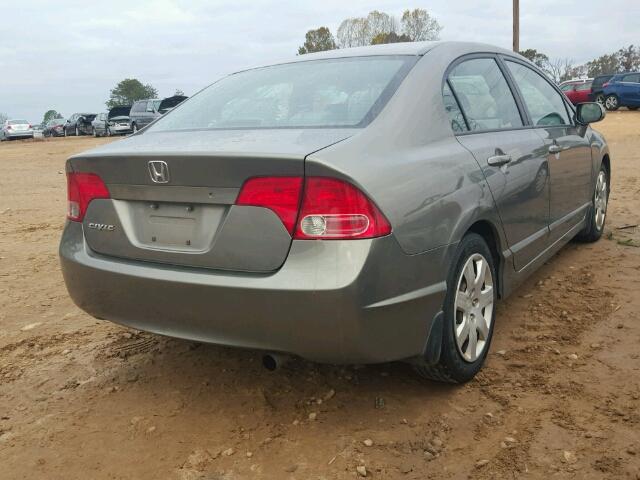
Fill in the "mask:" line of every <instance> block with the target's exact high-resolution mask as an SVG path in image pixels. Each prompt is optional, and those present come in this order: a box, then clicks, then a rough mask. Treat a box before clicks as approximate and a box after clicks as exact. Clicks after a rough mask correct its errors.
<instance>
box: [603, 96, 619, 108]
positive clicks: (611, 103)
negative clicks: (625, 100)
mask: <svg viewBox="0 0 640 480" xmlns="http://www.w3.org/2000/svg"><path fill="white" fill-rule="evenodd" d="M604 106H605V107H607V110H615V109H616V108H618V99H617V98H616V97H614V96H613V95H611V96H609V97H607V99H606V100H605V101H604Z"/></svg>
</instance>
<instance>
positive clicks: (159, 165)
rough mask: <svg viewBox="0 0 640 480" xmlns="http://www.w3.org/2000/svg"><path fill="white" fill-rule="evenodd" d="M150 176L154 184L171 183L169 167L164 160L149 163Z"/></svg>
mask: <svg viewBox="0 0 640 480" xmlns="http://www.w3.org/2000/svg"><path fill="white" fill-rule="evenodd" d="M149 175H150V176H151V180H152V181H153V183H169V166H168V165H167V162H163V161H162V160H152V161H150V162H149Z"/></svg>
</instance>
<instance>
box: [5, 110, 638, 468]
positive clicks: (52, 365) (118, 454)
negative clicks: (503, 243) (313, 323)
mask: <svg viewBox="0 0 640 480" xmlns="http://www.w3.org/2000/svg"><path fill="white" fill-rule="evenodd" d="M598 129H599V130H600V131H602V132H603V133H604V134H605V135H606V137H607V139H608V141H609V143H610V146H611V152H612V163H613V185H612V194H611V203H610V210H609V218H608V220H607V235H606V237H607V238H603V239H602V240H601V241H600V242H598V243H596V244H591V245H584V244H576V243H572V244H569V245H568V246H567V247H565V248H564V249H563V250H562V251H561V252H560V253H559V254H558V255H556V256H555V257H554V258H553V259H552V260H551V261H550V262H549V263H548V264H547V265H546V266H544V267H543V268H542V269H541V270H539V271H538V272H537V274H535V275H534V276H533V277H532V278H531V279H530V280H529V281H528V282H527V283H526V284H525V285H524V286H523V287H522V288H520V289H519V290H518V291H517V292H516V293H515V294H514V295H513V296H512V297H511V298H510V299H508V300H507V301H504V302H501V304H500V306H499V309H498V315H497V324H496V332H495V335H494V342H493V345H492V347H491V352H490V353H489V357H488V361H487V365H486V367H485V368H484V370H482V372H481V373H480V375H479V376H478V377H477V379H475V380H474V381H472V382H471V383H469V384H467V385H464V386H449V385H440V384H437V383H427V382H423V381H421V380H419V379H418V378H417V377H416V376H415V375H414V374H413V372H412V370H411V369H410V368H409V367H407V366H405V365H402V364H390V365H379V366H367V367H353V366H350V367H335V366H326V365H315V364H311V363H307V362H304V361H301V360H295V361H293V362H291V363H289V364H288V365H287V366H285V367H284V368H283V369H281V370H278V371H276V372H274V373H269V372H267V371H265V370H264V369H263V368H262V367H261V362H260V354H259V353H257V352H251V351H243V350H234V349H229V348H221V347H215V346H209V345H200V344H196V343H192V342H185V341H179V340H173V339H168V338H163V337H159V336H155V335H150V334H146V333H141V332H136V331H132V330H128V329H125V328H123V327H120V326H116V325H113V324H111V323H109V322H104V321H97V320H95V319H93V318H91V317H89V316H88V315H86V314H84V313H83V312H81V311H80V310H79V309H78V308H76V307H75V306H74V305H73V303H72V302H71V300H70V299H69V297H68V296H67V292H66V290H65V287H64V284H63V282H62V277H61V275H60V268H59V264H58V257H57V246H58V240H59V237H60V233H61V230H62V226H63V222H64V215H65V205H66V198H65V176H64V161H65V159H66V158H67V157H68V156H69V155H70V154H73V153H76V152H80V151H82V150H85V149H87V148H89V147H91V146H94V145H97V144H100V143H104V142H107V141H111V140H110V139H93V138H61V139H47V140H40V141H21V142H12V143H3V144H1V145H0V167H1V169H2V170H1V171H2V174H1V175H0V478H2V479H3V480H9V479H40V478H42V479H65V480H68V479H88V478H90V479H199V478H202V479H208V480H214V479H220V480H222V479H225V480H232V479H245V478H252V479H253V478H256V479H305V480H306V479H346V478H358V475H359V473H358V471H357V468H358V467H365V469H366V472H367V477H371V478H380V479H383V478H384V479H421V480H422V479H431V478H433V479H436V478H437V479H444V478H446V479H457V478H478V479H489V478H500V479H501V478H560V479H564V478H576V479H601V478H611V479H626V478H631V479H640V348H638V340H639V339H640V322H639V318H638V312H640V293H638V290H639V288H640V248H637V247H638V246H640V227H638V228H636V227H635V226H632V225H635V224H638V223H640V218H639V215H638V212H640V113H635V112H627V111H621V112H615V113H610V114H609V115H608V116H607V118H606V120H605V121H604V122H603V123H602V124H599V125H598ZM627 227H628V228H627ZM360 471H361V472H362V473H364V471H363V470H362V468H360Z"/></svg>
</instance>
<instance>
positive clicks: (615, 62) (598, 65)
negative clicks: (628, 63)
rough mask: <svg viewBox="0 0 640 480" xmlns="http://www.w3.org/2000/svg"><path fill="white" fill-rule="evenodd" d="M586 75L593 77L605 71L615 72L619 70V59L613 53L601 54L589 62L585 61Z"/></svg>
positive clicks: (605, 72)
mask: <svg viewBox="0 0 640 480" xmlns="http://www.w3.org/2000/svg"><path fill="white" fill-rule="evenodd" d="M586 66H587V75H589V76H590V77H595V76H597V75H604V74H607V73H617V72H619V71H620V59H619V58H618V56H617V55H616V54H615V53H612V54H608V55H602V56H600V57H598V58H596V59H594V60H591V61H590V62H587V65H586Z"/></svg>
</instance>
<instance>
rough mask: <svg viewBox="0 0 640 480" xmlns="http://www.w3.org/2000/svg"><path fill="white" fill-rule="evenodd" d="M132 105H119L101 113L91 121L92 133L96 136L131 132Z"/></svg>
mask: <svg viewBox="0 0 640 480" xmlns="http://www.w3.org/2000/svg"><path fill="white" fill-rule="evenodd" d="M130 110H131V105H119V106H117V107H113V108H112V109H111V110H109V111H108V112H102V113H99V114H98V116H97V117H96V118H95V119H94V120H93V122H91V125H92V133H93V135H94V136H95V137H102V136H107V137H108V136H111V135H126V134H127V133H129V132H131V127H130V124H129V111H130Z"/></svg>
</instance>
